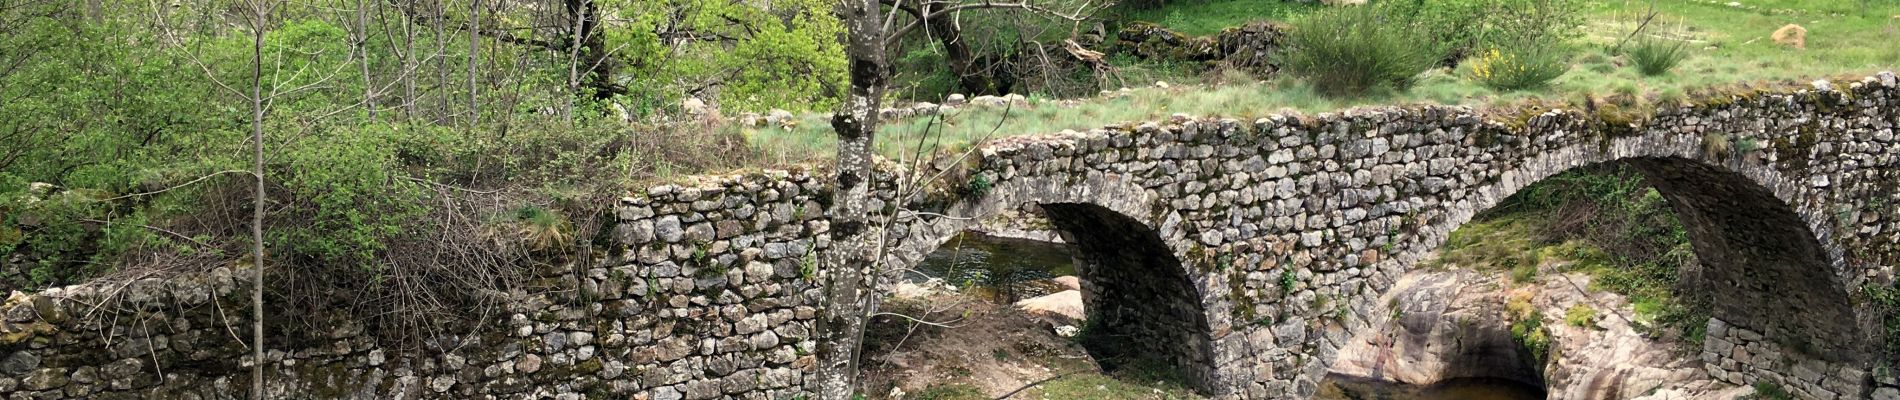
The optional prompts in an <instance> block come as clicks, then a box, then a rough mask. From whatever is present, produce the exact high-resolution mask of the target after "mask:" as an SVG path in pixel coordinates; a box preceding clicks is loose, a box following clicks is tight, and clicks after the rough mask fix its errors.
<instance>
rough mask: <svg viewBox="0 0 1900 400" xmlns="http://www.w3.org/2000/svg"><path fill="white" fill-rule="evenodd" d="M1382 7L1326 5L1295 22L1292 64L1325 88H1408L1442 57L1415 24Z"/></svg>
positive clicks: (1347, 92) (1338, 93)
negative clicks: (1390, 15) (1389, 15)
mask: <svg viewBox="0 0 1900 400" xmlns="http://www.w3.org/2000/svg"><path fill="white" fill-rule="evenodd" d="M1395 22H1396V21H1394V20H1392V19H1391V18H1387V15H1386V13H1385V12H1383V11H1381V9H1380V8H1377V7H1343V8H1334V9H1330V10H1325V11H1321V12H1318V13H1314V14H1312V15H1309V16H1307V17H1306V18H1304V19H1301V20H1299V21H1297V22H1295V23H1294V24H1293V32H1292V33H1291V34H1289V35H1288V37H1287V39H1288V43H1289V45H1290V46H1291V47H1292V48H1293V51H1292V52H1291V53H1290V54H1289V55H1288V56H1287V67H1288V68H1289V69H1290V70H1291V71H1292V72H1293V73H1294V74H1295V75H1298V76H1300V77H1302V78H1305V79H1306V80H1307V81H1308V82H1310V83H1312V85H1313V87H1314V89H1316V90H1318V91H1319V92H1320V94H1323V95H1326V96H1334V97H1350V96H1359V95H1363V94H1365V93H1366V92H1369V91H1372V90H1373V89H1380V88H1389V89H1394V90H1401V91H1402V90H1405V89H1407V88H1409V87H1411V85H1412V83H1413V82H1414V81H1415V80H1416V78H1417V76H1418V74H1420V73H1423V72H1425V70H1428V69H1431V68H1432V67H1433V65H1434V64H1435V63H1436V61H1437V59H1438V56H1439V55H1438V54H1436V53H1435V52H1434V51H1432V49H1431V48H1430V46H1426V45H1425V43H1420V41H1421V40H1422V39H1421V38H1420V37H1418V36H1417V35H1416V34H1415V33H1417V32H1415V31H1416V29H1414V28H1412V25H1410V24H1400V23H1395Z"/></svg>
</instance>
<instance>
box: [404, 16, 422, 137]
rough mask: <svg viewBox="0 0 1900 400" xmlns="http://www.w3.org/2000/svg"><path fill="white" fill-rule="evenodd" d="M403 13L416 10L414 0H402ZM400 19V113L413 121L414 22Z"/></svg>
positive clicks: (414, 101) (414, 89) (414, 107)
mask: <svg viewBox="0 0 1900 400" xmlns="http://www.w3.org/2000/svg"><path fill="white" fill-rule="evenodd" d="M402 12H404V13H408V14H414V13H415V12H416V2H415V0H409V1H407V2H404V4H403V11H402ZM401 20H402V46H403V54H402V96H403V97H402V113H403V118H404V119H405V120H408V121H410V122H411V123H413V122H414V121H415V119H416V68H418V67H419V66H418V65H416V29H415V28H416V24H415V23H414V22H411V20H410V19H409V18H407V17H405V18H401Z"/></svg>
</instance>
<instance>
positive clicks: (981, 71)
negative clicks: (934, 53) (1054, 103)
mask: <svg viewBox="0 0 1900 400" xmlns="http://www.w3.org/2000/svg"><path fill="white" fill-rule="evenodd" d="M926 11H928V9H926ZM924 29H925V30H928V31H930V36H934V37H936V38H937V42H938V43H939V44H941V45H943V52H944V55H943V56H944V60H945V61H948V62H949V64H950V73H952V74H956V75H957V84H958V85H959V86H962V87H963V91H964V92H965V93H969V94H971V95H981V94H998V95H1000V94H1004V93H1005V92H1007V91H1009V88H1008V87H1005V86H1007V85H1005V84H1003V81H1002V80H1001V79H997V76H996V74H1001V73H1004V71H990V70H988V69H989V68H985V67H988V66H991V65H992V63H988V62H984V60H982V59H979V58H980V57H979V56H978V55H977V54H976V50H974V49H971V48H970V42H969V41H967V40H963V29H961V28H958V27H957V25H956V24H954V23H951V21H950V17H947V16H940V17H936V18H933V19H931V20H929V21H925V22H924Z"/></svg>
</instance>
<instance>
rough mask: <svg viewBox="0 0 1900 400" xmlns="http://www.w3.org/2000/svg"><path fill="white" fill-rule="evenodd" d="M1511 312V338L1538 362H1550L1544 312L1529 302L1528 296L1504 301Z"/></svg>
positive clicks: (1549, 341)
mask: <svg viewBox="0 0 1900 400" xmlns="http://www.w3.org/2000/svg"><path fill="white" fill-rule="evenodd" d="M1505 310H1507V311H1508V312H1510V314H1511V340H1514V341H1516V342H1517V344H1518V345H1519V346H1523V348H1524V351H1526V352H1529V353H1530V355H1531V356H1532V357H1536V358H1537V361H1538V362H1540V363H1548V362H1550V355H1551V354H1550V344H1551V338H1550V331H1549V330H1547V329H1545V328H1544V313H1543V312H1540V311H1537V309H1536V307H1535V306H1532V305H1531V304H1530V299H1529V298H1528V297H1513V298H1512V299H1510V300H1509V301H1508V302H1506V303H1505Z"/></svg>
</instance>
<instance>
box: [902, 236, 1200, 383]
mask: <svg viewBox="0 0 1900 400" xmlns="http://www.w3.org/2000/svg"><path fill="white" fill-rule="evenodd" d="M988 206H990V207H994V206H996V204H991V205H988ZM1004 207H1007V206H1004ZM978 214H979V215H988V216H989V217H987V218H983V219H979V220H967V221H965V222H959V223H956V224H954V225H946V226H943V227H941V228H943V229H939V230H937V231H936V233H934V234H937V235H946V234H947V235H950V236H948V237H941V238H938V239H935V240H937V241H939V242H940V243H937V244H936V247H934V249H933V250H930V252H929V253H928V254H919V255H918V260H919V262H918V263H917V264H916V265H915V266H913V267H911V268H909V269H908V271H907V272H905V273H904V276H903V277H902V279H900V280H899V281H898V282H897V283H896V285H895V286H894V290H893V291H892V292H891V293H888V296H889V297H887V298H886V300H885V301H884V302H883V303H884V305H883V306H880V308H881V311H886V313H881V314H880V316H874V317H873V318H872V320H871V321H870V323H869V326H868V331H867V337H866V339H865V341H864V346H865V348H864V353H865V357H866V363H867V365H869V366H871V367H868V368H867V370H866V372H865V382H866V389H867V390H868V391H869V392H868V393H872V394H880V393H881V394H886V395H888V394H889V393H891V390H892V389H891V388H899V389H903V390H905V391H906V392H914V391H916V390H920V389H928V388H942V387H950V386H974V387H969V388H968V389H971V390H974V391H976V392H981V393H984V394H986V395H989V396H998V395H1001V394H1002V393H1005V392H1009V391H1011V390H1015V389H1018V388H1021V389H1022V390H1028V391H1029V392H1027V393H1029V395H1032V396H1033V395H1035V394H1036V393H1042V395H1054V396H1063V395H1062V394H1060V393H1056V392H1043V391H1044V390H1058V389H1048V388H1052V387H1066V386H1073V385H1071V384H1069V383H1066V382H1063V381H1066V380H1072V379H1080V380H1079V381H1078V382H1081V381H1088V382H1100V381H1095V380H1093V379H1100V378H1099V377H1094V372H1095V371H1096V369H1099V372H1100V374H1101V375H1102V376H1104V377H1106V378H1109V379H1113V380H1116V381H1118V382H1120V383H1122V384H1128V385H1132V386H1130V387H1128V388H1124V389H1125V390H1135V391H1140V392H1147V391H1148V390H1151V389H1153V390H1161V391H1163V392H1167V393H1173V394H1172V395H1174V396H1179V395H1185V394H1189V393H1190V392H1199V393H1201V394H1206V393H1209V385H1208V382H1209V381H1210V380H1211V379H1213V377H1214V371H1213V368H1212V367H1211V366H1212V363H1211V360H1212V344H1211V339H1210V338H1209V329H1208V326H1209V325H1208V321H1207V319H1206V318H1207V317H1206V316H1205V313H1204V312H1203V311H1202V305H1201V303H1200V292H1199V291H1198V290H1196V289H1195V286H1194V284H1193V282H1192V281H1191V280H1190V278H1189V277H1188V275H1187V270H1186V269H1184V268H1183V267H1182V264H1181V262H1180V261H1179V259H1178V257H1176V256H1175V255H1174V252H1173V250H1172V249H1171V247H1170V246H1168V244H1167V243H1165V242H1164V241H1163V239H1162V238H1161V237H1160V236H1159V234H1158V232H1157V231H1156V230H1155V229H1154V228H1151V227H1149V226H1148V225H1147V224H1144V223H1142V222H1141V221H1138V220H1136V219H1134V218H1133V217H1131V216H1128V215H1125V214H1123V213H1121V212H1119V211H1115V210H1111V209H1109V208H1107V207H1104V206H1101V205H1096V204H1088V203H1040V202H1036V201H1028V202H1025V203H1022V204H1021V205H1019V206H1018V207H1017V208H1008V209H1002V210H994V211H989V212H981V213H978ZM946 230H952V231H953V232H944V231H946ZM1057 258H1059V260H1058V259H1057ZM893 314H905V315H908V316H913V317H914V316H920V315H929V316H935V317H936V318H929V317H925V318H922V319H925V320H934V321H933V322H938V324H934V325H923V326H920V325H919V324H917V323H916V322H915V321H914V320H909V319H907V317H898V316H895V315H893ZM1078 362H1080V364H1078ZM892 364H896V365H900V366H899V367H895V368H881V367H880V366H883V365H892ZM910 370H919V371H920V372H921V373H922V374H924V375H931V376H934V377H926V378H924V379H918V378H912V377H908V376H898V375H910V374H911V372H910ZM933 371H934V372H933ZM1024 371H1045V372H1047V373H1045V374H1041V375H1038V374H1037V373H1033V372H1024ZM945 372H947V374H945ZM1058 372H1060V374H1057V373H1058ZM945 375H948V377H946V376H945ZM1045 375H1047V376H1045ZM957 376H964V377H970V378H971V379H961V378H958V377H957ZM1043 379H1049V380H1050V381H1046V382H1038V381H1039V380H1043ZM1086 386H1088V387H1090V388H1093V387H1095V386H1096V383H1089V384H1087V385H1086ZM1124 389H1117V390H1124ZM992 392H994V393H992ZM1052 393H1053V394H1052Z"/></svg>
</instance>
